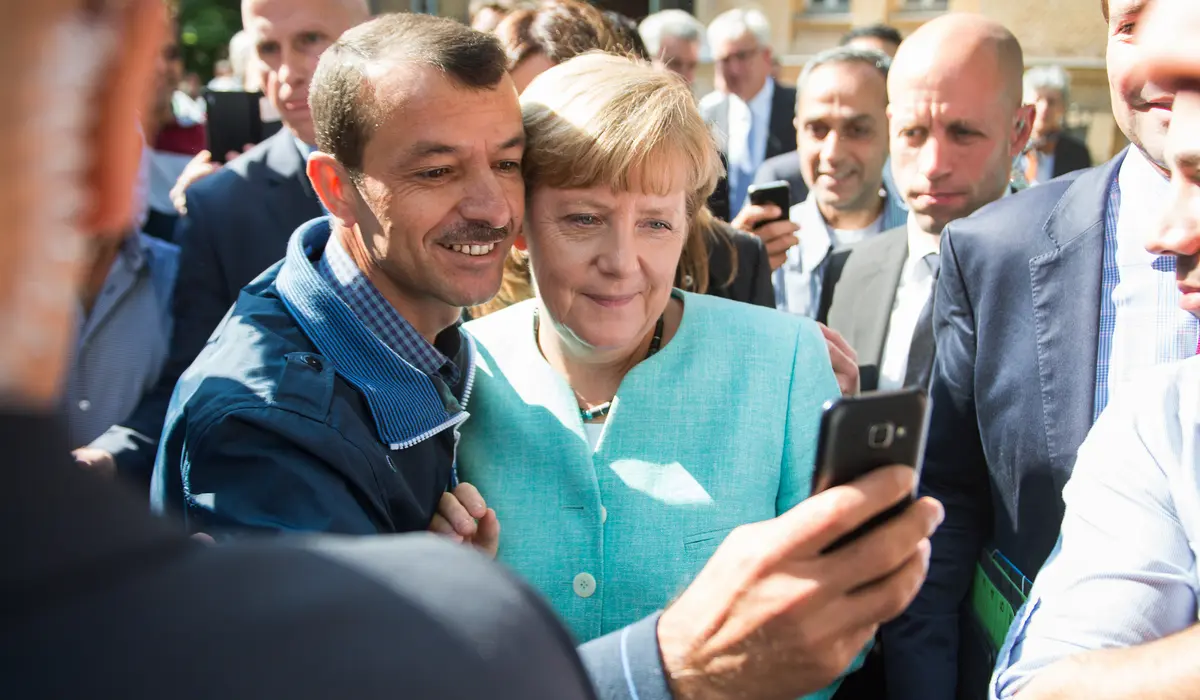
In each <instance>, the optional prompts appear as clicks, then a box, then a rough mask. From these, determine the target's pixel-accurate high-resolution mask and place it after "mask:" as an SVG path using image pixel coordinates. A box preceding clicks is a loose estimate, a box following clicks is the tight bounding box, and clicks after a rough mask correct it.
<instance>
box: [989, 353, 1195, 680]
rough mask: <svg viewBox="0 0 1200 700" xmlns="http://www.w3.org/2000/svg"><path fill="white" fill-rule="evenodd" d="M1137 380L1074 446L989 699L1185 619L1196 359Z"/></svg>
mask: <svg viewBox="0 0 1200 700" xmlns="http://www.w3.org/2000/svg"><path fill="white" fill-rule="evenodd" d="M1137 376H1138V379H1139V380H1140V381H1138V382H1136V383H1132V382H1131V383H1130V385H1129V386H1128V387H1126V389H1125V391H1124V393H1123V394H1122V395H1121V396H1120V397H1119V398H1117V399H1116V400H1114V401H1113V402H1112V403H1110V404H1109V406H1108V408H1106V409H1105V411H1104V413H1103V414H1102V415H1101V416H1100V419H1099V420H1098V421H1097V422H1096V425H1095V426H1094V427H1093V428H1092V431H1091V433H1089V434H1088V438H1087V440H1086V441H1084V443H1083V446H1082V447H1080V448H1079V456H1078V459H1077V461H1076V463H1075V470H1074V472H1073V473H1072V475H1071V479H1070V481H1068V482H1067V485H1066V488H1065V489H1064V490H1063V500H1064V502H1065V503H1066V515H1065V517H1064V518H1063V524H1062V533H1061V535H1060V537H1059V542H1058V546H1057V547H1055V549H1054V552H1053V554H1051V555H1050V559H1049V560H1048V561H1047V562H1046V566H1045V567H1044V568H1043V569H1042V570H1041V573H1039V574H1038V577H1037V581H1036V583H1035V584H1034V586H1033V590H1032V592H1031V594H1030V598H1029V601H1028V602H1027V603H1026V604H1025V606H1024V607H1022V608H1021V611H1020V612H1019V613H1018V615H1017V619H1016V621H1015V622H1014V623H1013V626H1012V628H1011V629H1010V630H1009V633H1008V639H1007V640H1006V641H1005V644H1004V647H1003V648H1002V649H1001V651H1000V656H999V660H998V663H997V666H996V673H995V675H994V677H993V678H992V684H991V697H992V698H1011V697H1013V696H1014V695H1015V694H1017V693H1018V692H1019V691H1020V690H1021V689H1022V688H1023V687H1024V686H1025V685H1026V684H1027V683H1028V682H1029V680H1030V679H1031V678H1032V677H1033V676H1035V675H1036V674H1037V673H1038V672H1039V671H1041V670H1043V669H1045V668H1046V667H1048V666H1050V665H1051V664H1053V663H1055V662H1057V661H1060V660H1062V659H1064V658H1066V657H1068V656H1071V655H1073V654H1077V653H1079V652H1083V651H1090V650H1095V649H1106V648H1114V647H1116V648H1119V647H1132V646H1137V645H1140V644H1145V643H1147V642H1151V641H1154V640H1157V639H1162V638H1163V637H1167V636H1169V635H1172V634H1175V633H1177V632H1181V631H1183V630H1185V629H1187V628H1189V627H1191V626H1192V625H1194V624H1196V622H1197V598H1198V597H1200V580H1198V579H1197V573H1196V559H1197V553H1198V552H1200V358H1193V359H1190V360H1185V361H1183V362H1180V363H1176V364H1173V365H1168V366H1166V367H1159V368H1155V369H1152V370H1149V371H1146V372H1141V373H1137ZM1018 697H1019V696H1018Z"/></svg>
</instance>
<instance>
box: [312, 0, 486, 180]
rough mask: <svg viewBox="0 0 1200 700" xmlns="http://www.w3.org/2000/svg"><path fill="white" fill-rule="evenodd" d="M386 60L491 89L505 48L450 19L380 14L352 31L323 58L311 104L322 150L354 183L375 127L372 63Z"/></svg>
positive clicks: (472, 85) (457, 82) (327, 51)
mask: <svg viewBox="0 0 1200 700" xmlns="http://www.w3.org/2000/svg"><path fill="white" fill-rule="evenodd" d="M379 62H387V63H394V64H411V65H417V66H426V67H429V68H435V69H437V70H439V71H441V72H442V73H443V74H444V75H445V76H446V77H447V78H449V79H450V80H451V81H453V82H454V83H456V84H457V85H460V86H462V87H465V88H470V89H475V90H484V89H489V88H494V87H495V86H496V85H498V84H499V83H500V81H501V79H503V78H504V75H505V68H506V65H505V57H504V50H503V49H501V48H500V43H499V42H497V41H496V39H495V38H494V37H492V36H491V35H490V34H484V33H483V32H478V31H475V30H474V29H471V28H470V27H467V26H466V25H464V24H462V23H460V22H456V21H455V20H452V19H448V18H445V17H435V16H433V15H425V14H413V13H397V14H388V15H381V16H379V17H376V18H375V19H373V20H371V21H369V22H367V23H365V24H360V25H359V26H357V27H355V28H353V29H351V30H349V31H348V32H346V33H345V34H343V35H342V37H341V38H340V39H338V40H337V42H336V43H335V44H333V46H330V47H329V48H328V49H327V50H326V51H325V53H324V54H322V56H321V62H320V64H318V66H317V71H316V73H315V74H314V75H313V80H312V88H311V91H310V94H309V102H310V104H311V106H312V118H313V126H314V130H315V131H316V135H317V144H316V145H317V148H319V149H320V150H321V151H323V152H325V153H328V154H330V155H332V156H333V157H334V158H335V159H337V161H338V162H339V163H341V164H342V165H343V166H344V167H345V168H346V169H347V170H348V171H349V172H350V175H351V177H357V176H359V175H361V174H362V163H363V149H364V148H365V146H366V144H367V141H368V140H370V138H371V130H372V128H373V127H374V125H375V124H377V123H378V121H379V119H378V118H377V117H378V111H377V105H376V104H375V91H374V90H373V89H372V88H371V85H370V80H369V79H368V78H367V71H368V67H369V66H370V65H371V64H374V63H379Z"/></svg>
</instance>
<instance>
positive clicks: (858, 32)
mask: <svg viewBox="0 0 1200 700" xmlns="http://www.w3.org/2000/svg"><path fill="white" fill-rule="evenodd" d="M902 41H904V37H902V36H900V30H899V29H896V28H895V27H889V26H888V25H886V24H871V25H868V26H865V27H855V28H854V29H851V30H850V31H848V32H846V33H845V34H844V35H843V36H842V40H841V41H840V42H838V45H839V46H852V47H854V48H858V49H874V50H875V51H879V52H881V53H885V54H887V56H888V58H895V57H896V51H897V50H898V49H899V48H900V43H901V42H902Z"/></svg>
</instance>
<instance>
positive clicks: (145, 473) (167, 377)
mask: <svg viewBox="0 0 1200 700" xmlns="http://www.w3.org/2000/svg"><path fill="white" fill-rule="evenodd" d="M187 212H188V213H187V216H185V217H183V218H181V219H180V221H179V227H178V229H177V230H176V232H175V242H176V243H178V244H179V246H180V254H179V275H178V278H177V279H176V283H175V295H174V302H173V309H174V316H175V326H174V331H173V333H172V338H171V350H170V354H169V356H168V359H167V362H166V365H165V366H164V367H163V372H162V375H161V377H160V378H159V381H158V384H157V385H156V386H155V388H154V389H153V390H151V391H150V392H149V393H148V394H147V395H146V397H145V398H143V399H142V401H141V403H140V404H139V405H138V408H137V409H136V410H135V411H134V412H133V415H131V416H130V418H129V419H128V420H127V421H126V422H125V423H124V424H122V425H119V426H114V427H113V428H112V429H110V430H109V431H108V432H107V433H105V435H104V436H103V437H101V438H100V439H99V440H97V441H96V442H93V443H92V444H93V446H95V447H100V448H102V449H106V450H108V451H109V452H111V453H113V455H114V457H115V458H116V461H117V469H118V470H119V472H120V473H121V474H122V475H124V476H126V477H128V478H130V479H132V480H134V482H135V483H136V484H137V485H138V487H139V488H148V487H149V482H150V473H151V471H152V470H153V468H154V457H155V454H156V452H157V451H158V441H159V438H160V436H161V434H162V428H163V421H164V419H165V418H166V414H167V405H168V403H169V402H170V400H171V392H172V391H174V389H175V382H176V381H177V380H178V379H179V376H180V375H181V374H183V371H184V370H186V369H187V368H188V366H189V365H191V364H192V362H193V361H194V360H195V359H196V356H197V355H199V354H200V350H201V349H202V348H203V347H204V344H205V342H206V341H207V340H208V337H209V336H210V335H212V332H213V330H214V329H215V328H216V327H217V324H218V323H220V322H221V317H223V316H224V315H225V312H226V311H228V310H229V307H231V306H233V302H234V301H235V300H236V299H237V296H238V292H239V291H241V289H242V287H244V286H246V285H247V284H249V283H250V282H251V281H253V280H254V278H256V277H258V276H259V274H261V273H262V272H263V271H264V270H266V269H267V268H268V267H270V266H272V265H274V264H275V263H276V262H277V261H279V260H280V259H281V258H283V254H284V251H285V250H286V248H287V241H288V238H289V237H290V236H291V235H292V232H293V231H295V230H296V229H297V228H298V227H299V226H300V224H302V223H304V222H306V221H308V220H310V219H314V218H316V217H319V216H321V215H322V213H323V212H322V209H321V205H320V203H319V202H318V200H317V197H316V195H315V194H314V193H313V189H312V185H311V184H310V183H309V181H308V176H307V175H306V174H305V159H304V157H303V156H302V155H301V154H300V150H299V146H298V145H297V144H296V140H295V138H294V137H293V135H292V132H291V131H289V130H287V129H283V130H281V131H280V132H279V133H277V134H276V135H274V136H272V137H271V138H269V139H267V140H266V141H264V142H262V143H261V144H259V145H258V146H255V147H254V148H253V149H251V150H250V151H249V152H247V153H246V154H245V155H243V156H241V157H240V158H238V159H237V160H234V161H233V162H232V163H230V164H229V165H228V166H226V167H225V168H223V169H222V170H221V171H220V172H218V173H216V174H215V175H212V176H211V177H208V178H205V179H204V180H201V181H200V182H197V183H196V184H195V185H193V186H192V187H190V188H189V189H188V191H187Z"/></svg>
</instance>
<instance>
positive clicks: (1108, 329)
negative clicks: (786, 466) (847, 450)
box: [892, 0, 1200, 700]
mask: <svg viewBox="0 0 1200 700" xmlns="http://www.w3.org/2000/svg"><path fill="white" fill-rule="evenodd" d="M1145 5H1146V3H1145V2H1143V0H1101V1H1100V2H1097V3H1096V11H1097V12H1099V13H1102V15H1103V17H1104V18H1105V19H1106V20H1107V21H1108V24H1107V34H1108V49H1107V60H1106V64H1107V71H1108V81H1109V86H1110V91H1111V94H1112V108H1113V116H1114V117H1115V118H1116V122H1117V125H1118V126H1119V127H1120V128H1121V131H1122V132H1123V133H1124V134H1125V136H1126V137H1127V138H1128V139H1129V140H1130V142H1131V146H1130V148H1127V149H1125V150H1124V151H1122V152H1121V153H1120V154H1118V155H1117V156H1116V157H1115V158H1113V159H1112V160H1110V161H1109V162H1107V163H1105V164H1103V165H1101V166H1099V167H1097V168H1092V169H1090V170H1083V171H1077V172H1076V173H1071V174H1068V175H1066V176H1063V177H1061V178H1057V179H1055V180H1052V181H1050V182H1048V183H1046V184H1044V185H1039V186H1038V187H1034V188H1031V189H1028V190H1026V191H1023V192H1020V193H1019V194H1018V195H1017V196H1014V197H1008V198H1005V199H1003V200H1001V201H999V202H997V203H995V204H993V205H992V206H990V207H988V208H987V209H985V210H983V211H980V212H979V213H978V214H976V215H975V216H973V217H970V218H968V219H963V220H960V221H956V222H954V223H952V224H950V225H949V226H948V227H947V229H946V232H945V233H944V235H943V237H942V250H943V253H944V255H943V260H944V262H945V264H944V265H943V266H942V271H941V275H940V277H939V278H938V284H937V293H936V303H935V305H934V308H935V312H934V316H935V318H934V327H935V329H936V331H935V334H936V337H937V363H936V366H935V369H934V373H933V379H932V388H931V394H932V398H933V409H932V412H931V416H930V429H929V440H928V446H927V449H926V453H925V465H924V471H923V472H922V477H921V481H922V488H923V489H925V490H926V491H925V492H926V493H929V494H933V495H937V496H938V497H939V498H940V499H943V502H944V503H946V511H947V523H948V525H950V526H949V527H947V528H945V529H944V530H943V531H942V533H941V536H939V537H938V538H937V542H936V545H935V547H934V552H935V556H934V562H933V566H932V569H931V573H930V582H929V584H928V585H926V586H925V588H924V589H923V590H922V592H921V595H920V597H919V598H918V599H917V602H915V603H914V604H913V606H912V608H911V609H910V610H909V611H907V613H906V614H905V615H904V617H902V618H901V619H900V620H897V621H896V623H895V624H894V625H893V626H894V627H896V628H897V629H898V630H902V632H897V637H898V638H900V639H902V640H903V641H902V642H900V643H898V645H897V647H896V648H899V647H901V646H902V647H903V648H904V659H903V660H901V661H898V662H897V663H898V664H899V667H900V668H907V669H910V670H911V673H910V674H906V675H907V676H908V677H907V681H908V685H907V686H906V687H907V692H906V693H904V694H900V695H898V698H899V700H905V699H906V698H920V699H921V700H926V699H933V700H937V699H938V698H949V697H952V696H953V695H954V693H955V692H956V690H957V692H963V693H969V694H970V696H971V697H982V696H984V695H985V694H986V692H987V686H988V681H989V678H990V677H991V673H992V669H993V668H994V667H995V663H996V653H997V651H998V650H999V648H1000V646H1001V644H1003V642H1004V633H1005V631H1006V630H1007V629H1008V627H1009V626H1010V625H1011V624H1012V622H1013V619H1014V618H1013V612H1012V611H1015V610H1017V609H1019V608H1020V607H1021V605H1022V602H1023V601H1022V599H1023V598H1024V596H1025V595H1026V594H1027V592H1028V586H1029V582H1030V581H1031V580H1032V579H1034V578H1035V577H1036V576H1037V572H1038V570H1039V569H1040V568H1041V566H1042V563H1043V562H1044V561H1045V560H1046V557H1047V556H1049V554H1050V552H1051V551H1052V550H1053V548H1054V544H1055V542H1056V541H1057V539H1058V534H1059V524H1060V523H1061V521H1062V514H1063V500H1062V489H1063V486H1064V484H1066V482H1067V480H1068V479H1069V478H1070V475H1071V470H1072V468H1073V465H1074V463H1075V458H1076V450H1078V449H1079V445H1080V444H1081V443H1082V442H1083V439H1084V437H1086V435H1087V434H1088V431H1089V430H1090V429H1091V427H1092V424H1093V423H1094V422H1095V419H1096V418H1097V416H1098V415H1099V414H1100V412H1101V411H1103V410H1104V407H1105V406H1106V405H1107V404H1108V402H1109V399H1110V397H1113V398H1115V397H1116V396H1117V395H1118V394H1119V393H1120V391H1122V389H1123V387H1124V386H1126V385H1127V384H1129V383H1130V382H1131V381H1132V380H1134V379H1135V377H1137V376H1138V375H1139V374H1140V373H1141V372H1142V371H1144V370H1145V369H1147V368H1150V367H1153V366H1155V365H1159V364H1165V363H1170V362H1175V361H1178V360H1181V359H1184V358H1188V357H1191V356H1193V355H1195V354H1196V343H1197V339H1198V336H1200V322H1198V321H1197V319H1196V317H1195V316H1193V315H1192V314H1190V313H1188V312H1187V311H1184V310H1183V309H1181V308H1180V307H1179V302H1180V299H1181V294H1180V291H1179V289H1178V288H1177V283H1176V278H1175V275H1176V272H1175V268H1176V259H1175V257H1174V256H1170V255H1158V254H1155V253H1152V252H1149V251H1147V250H1146V240H1147V239H1148V238H1149V237H1150V235H1152V233H1153V231H1154V227H1155V225H1156V222H1157V221H1159V220H1160V219H1161V217H1162V206H1163V203H1164V202H1166V201H1169V199H1170V196H1171V190H1170V187H1171V185H1170V183H1169V181H1168V179H1167V176H1166V172H1167V171H1166V165H1165V163H1166V161H1165V157H1164V140H1165V135H1166V130H1167V126H1168V124H1169V123H1170V117H1171V107H1172V105H1173V104H1174V92H1173V90H1172V86H1170V85H1159V84H1157V83H1155V82H1154V81H1152V80H1146V79H1145V77H1144V75H1143V74H1141V73H1140V72H1138V70H1137V66H1138V60H1139V57H1140V53H1141V52H1142V51H1143V50H1145V49H1146V47H1145V46H1144V45H1143V43H1142V37H1140V36H1139V35H1138V34H1137V33H1136V29H1137V27H1138V24H1139V22H1140V20H1141V15H1142V12H1143V11H1144V9H1145ZM906 43H907V42H906ZM1012 582H1015V584H1013V583H1012ZM1014 589H1015V590H1014ZM1010 590H1011V591H1012V593H1013V594H1012V595H1008V596H1005V592H1006V591H1010ZM1001 598H1007V599H1006V600H1005V603H1004V605H1005V606H1006V607H1005V609H1003V610H997V609H996V608H995V607H994V606H990V605H987V604H986V601H988V600H1000V599H1001ZM892 690H893V691H894V692H897V691H896V688H892Z"/></svg>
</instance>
